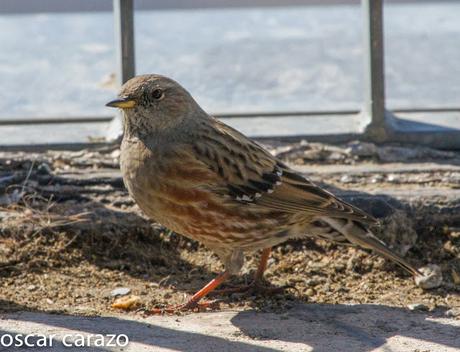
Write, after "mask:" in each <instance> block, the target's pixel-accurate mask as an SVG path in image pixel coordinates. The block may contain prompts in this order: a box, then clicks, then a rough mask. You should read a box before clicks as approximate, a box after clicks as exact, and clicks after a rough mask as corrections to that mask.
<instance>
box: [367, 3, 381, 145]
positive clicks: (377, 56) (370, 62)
mask: <svg viewBox="0 0 460 352" xmlns="http://www.w3.org/2000/svg"><path fill="white" fill-rule="evenodd" d="M361 5H362V10H363V17H364V60H365V62H364V66H365V73H364V89H365V94H364V99H365V103H364V104H365V105H364V113H365V114H366V115H368V116H369V117H370V119H371V121H370V125H369V126H368V131H367V132H368V133H371V136H372V137H374V138H378V139H383V138H385V130H384V126H385V78H384V50H383V0H362V1H361Z"/></svg>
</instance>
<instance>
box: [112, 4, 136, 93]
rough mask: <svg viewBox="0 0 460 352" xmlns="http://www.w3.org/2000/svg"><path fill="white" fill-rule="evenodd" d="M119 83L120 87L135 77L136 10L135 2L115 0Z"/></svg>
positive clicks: (114, 11)
mask: <svg viewBox="0 0 460 352" xmlns="http://www.w3.org/2000/svg"><path fill="white" fill-rule="evenodd" d="M113 14H114V19H115V47H116V56H117V81H118V82H119V84H120V85H122V84H123V83H125V82H126V81H127V80H129V79H130V78H132V77H134V74H135V73H134V71H135V63H134V9H133V0H113Z"/></svg>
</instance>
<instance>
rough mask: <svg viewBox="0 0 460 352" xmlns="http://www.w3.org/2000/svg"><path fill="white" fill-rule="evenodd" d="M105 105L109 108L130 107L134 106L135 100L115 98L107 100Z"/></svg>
mask: <svg viewBox="0 0 460 352" xmlns="http://www.w3.org/2000/svg"><path fill="white" fill-rule="evenodd" d="M105 106H108V107H111V108H120V109H130V108H133V107H135V106H136V102H135V101H134V100H132V99H123V98H122V99H115V100H112V101H109V102H108V103H107V104H105Z"/></svg>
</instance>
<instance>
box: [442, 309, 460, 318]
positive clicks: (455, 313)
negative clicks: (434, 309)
mask: <svg viewBox="0 0 460 352" xmlns="http://www.w3.org/2000/svg"><path fill="white" fill-rule="evenodd" d="M444 314H445V316H446V317H449V318H455V317H460V308H452V309H449V310H448V311H446V312H445V313H444Z"/></svg>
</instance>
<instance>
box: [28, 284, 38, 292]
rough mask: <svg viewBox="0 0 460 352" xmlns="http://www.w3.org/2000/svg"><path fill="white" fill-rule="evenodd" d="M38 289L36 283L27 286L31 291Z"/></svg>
mask: <svg viewBox="0 0 460 352" xmlns="http://www.w3.org/2000/svg"><path fill="white" fill-rule="evenodd" d="M36 289H37V286H35V285H29V286H27V290H29V291H35V290H36Z"/></svg>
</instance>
